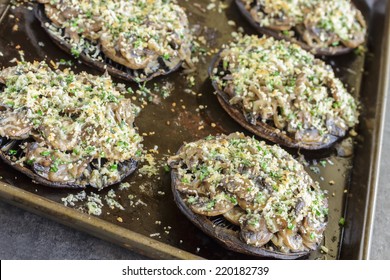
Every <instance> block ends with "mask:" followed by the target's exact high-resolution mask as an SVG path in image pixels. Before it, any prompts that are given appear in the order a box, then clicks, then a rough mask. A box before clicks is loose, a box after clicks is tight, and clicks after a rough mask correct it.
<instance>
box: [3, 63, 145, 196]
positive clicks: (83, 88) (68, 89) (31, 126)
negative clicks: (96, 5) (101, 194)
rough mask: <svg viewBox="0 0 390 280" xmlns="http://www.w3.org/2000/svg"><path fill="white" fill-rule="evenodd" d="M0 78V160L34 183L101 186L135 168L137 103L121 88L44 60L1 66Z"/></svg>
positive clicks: (138, 145) (138, 147) (139, 148)
mask: <svg viewBox="0 0 390 280" xmlns="http://www.w3.org/2000/svg"><path fill="white" fill-rule="evenodd" d="M0 81H2V82H4V84H3V86H2V87H1V90H0V158H1V159H2V160H3V161H4V162H6V163H7V164H9V165H10V166H12V167H13V168H15V169H17V170H18V171H20V172H22V173H24V174H26V175H27V176H29V177H30V178H32V179H33V180H34V181H35V182H36V183H40V184H43V185H46V186H51V187H59V188H62V187H64V188H86V187H88V186H90V187H94V188H98V189H101V188H104V187H107V186H109V185H113V184H116V183H119V182H120V181H122V180H123V179H124V178H125V177H127V176H129V175H130V174H131V173H133V172H134V171H135V169H136V168H137V162H138V158H139V154H140V151H142V145H141V141H142V137H141V136H140V135H139V134H138V132H137V130H136V128H135V127H134V124H133V122H134V118H135V115H136V114H137V113H138V111H139V108H138V107H136V106H135V105H133V104H132V103H131V102H130V100H128V99H125V98H124V94H125V92H126V88H125V86H124V85H121V84H117V85H115V84H113V82H112V80H111V78H110V77H109V76H108V75H105V76H93V75H90V74H87V73H85V72H82V73H80V74H74V73H73V72H71V71H70V70H69V69H65V70H63V71H60V70H56V71H53V70H51V69H50V67H49V66H48V65H47V64H46V63H44V62H41V63H38V62H34V63H27V62H22V63H20V64H18V65H17V66H14V67H9V68H6V69H4V70H2V71H0ZM0 85H1V84H0Z"/></svg>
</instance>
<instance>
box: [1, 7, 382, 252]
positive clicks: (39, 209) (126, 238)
mask: <svg viewBox="0 0 390 280" xmlns="http://www.w3.org/2000/svg"><path fill="white" fill-rule="evenodd" d="M9 7H10V5H7V6H6V8H5V9H4V11H3V14H2V15H0V18H2V17H3V16H4V15H5V14H7V12H8V10H9ZM383 33H384V34H385V38H384V40H383V41H382V48H381V53H382V59H381V64H380V72H379V73H380V76H379V78H378V83H379V87H378V101H377V106H376V112H377V116H379V119H378V120H377V121H376V122H375V127H374V130H373V135H372V137H373V139H374V141H373V143H374V147H373V150H374V152H373V153H372V156H371V166H370V170H369V181H368V190H367V198H366V205H367V206H366V209H365V215H364V225H363V235H362V238H361V244H360V252H359V255H358V256H359V257H358V258H359V259H363V260H368V259H369V258H370V249H371V239H372V233H373V223H374V216H375V206H376V196H377V189H378V183H379V171H380V168H379V167H380V161H381V151H382V144H383V135H384V125H385V115H386V100H387V92H388V91H389V90H390V82H389V81H388V77H389V76H390V43H389V42H390V5H389V3H387V10H386V16H385V26H384V32H383ZM0 200H1V201H3V202H6V203H9V204H12V205H14V206H17V207H19V208H22V209H24V210H27V211H30V212H32V213H35V214H38V215H41V216H44V217H46V218H49V219H51V220H54V221H56V222H59V223H61V224H64V225H66V226H69V227H72V228H74V229H76V230H79V231H83V232H85V233H88V234H90V235H93V236H95V237H97V238H100V239H103V240H106V241H109V242H112V243H116V244H118V245H119V246H122V247H124V248H127V249H129V250H132V251H134V252H136V253H140V254H142V255H144V256H147V257H151V258H156V259H193V260H200V259H203V258H201V257H199V256H197V255H195V254H192V253H189V252H187V251H184V250H181V249H179V248H177V247H174V246H171V245H168V244H165V243H163V242H160V241H158V240H155V239H152V238H149V237H147V236H145V235H143V234H140V233H137V232H134V231H132V230H128V229H126V228H123V227H120V226H118V225H115V224H112V223H110V222H107V221H104V220H102V219H100V218H98V217H94V216H91V215H88V214H85V213H81V212H79V211H77V210H75V209H72V208H69V207H66V206H64V205H62V204H60V203H57V202H54V201H51V200H49V199H47V198H44V197H41V196H39V195H37V194H34V193H31V192H28V191H25V190H23V189H20V188H18V187H15V186H12V185H10V184H7V183H5V182H3V181H1V180H0Z"/></svg>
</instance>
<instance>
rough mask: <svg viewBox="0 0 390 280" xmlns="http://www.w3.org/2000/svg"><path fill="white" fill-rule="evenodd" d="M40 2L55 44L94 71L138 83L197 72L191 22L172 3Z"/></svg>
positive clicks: (40, 12) (40, 15) (38, 13)
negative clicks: (178, 72)
mask: <svg viewBox="0 0 390 280" xmlns="http://www.w3.org/2000/svg"><path fill="white" fill-rule="evenodd" d="M38 2H39V3H38V4H37V5H36V7H35V15H36V17H37V19H38V20H39V21H40V22H41V26H42V28H43V29H44V30H45V31H46V32H47V33H48V35H49V36H50V38H51V39H52V40H53V41H54V43H55V44H56V45H57V46H58V47H59V48H61V49H62V50H64V51H66V52H68V53H69V54H71V55H73V56H75V57H76V58H79V59H80V60H81V61H82V62H84V63H85V64H87V65H89V66H91V67H94V68H96V69H99V70H101V71H104V72H105V71H108V72H109V73H110V74H111V75H113V76H116V77H118V78H121V79H124V80H130V81H135V82H144V81H148V80H151V79H153V78H155V77H157V76H161V75H167V74H170V73H171V72H173V71H176V70H177V69H179V68H180V67H181V66H183V67H184V68H188V69H192V68H193V67H194V66H193V63H192V61H191V40H192V39H191V38H192V37H191V34H190V30H189V26H188V19H187V16H186V14H185V13H184V11H183V10H182V9H181V8H180V7H179V6H178V5H176V4H174V3H171V2H170V1H162V0H153V1H148V2H147V3H146V2H145V1H143V0H137V1H124V0H123V1H122V0H121V1H108V2H107V3H106V2H105V3H104V5H103V4H102V3H101V1H97V0H84V1H81V3H80V1H74V0H65V1H56V2H50V1H46V0H39V1H38Z"/></svg>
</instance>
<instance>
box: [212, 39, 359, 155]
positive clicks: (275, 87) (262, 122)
mask: <svg viewBox="0 0 390 280" xmlns="http://www.w3.org/2000/svg"><path fill="white" fill-rule="evenodd" d="M209 76H210V79H211V81H212V84H213V87H214V89H215V90H216V92H217V97H218V101H219V103H220V104H221V106H222V107H223V108H224V110H225V111H226V112H227V113H228V114H229V115H230V116H231V117H232V118H233V119H234V120H235V121H237V122H238V123H239V124H240V125H241V126H243V127H244V128H246V129H247V130H249V131H250V132H252V133H253V134H255V135H257V136H260V137H262V138H265V139H268V140H270V141H272V142H274V143H278V144H280V145H283V146H286V147H291V148H302V149H306V150H319V149H324V148H328V147H330V146H332V145H333V144H334V143H335V142H336V141H337V140H339V139H340V138H342V137H344V136H345V135H346V133H347V131H348V130H349V129H351V128H352V127H354V126H355V125H356V124H357V123H358V117H359V112H358V103H357V101H356V100H355V99H354V97H353V96H352V95H351V94H350V93H348V92H347V90H346V89H345V87H344V86H343V84H342V82H341V81H340V80H339V79H338V78H336V77H335V75H334V72H333V70H332V68H331V67H330V66H329V65H326V64H325V63H324V62H323V61H321V60H319V59H316V58H315V57H314V56H313V55H312V54H310V53H308V52H307V51H305V50H303V49H302V48H301V47H299V46H298V45H296V44H292V43H290V42H286V41H278V40H275V39H274V38H273V37H268V38H267V37H265V36H264V37H262V38H258V37H257V36H247V35H245V36H243V37H240V38H238V39H237V41H236V42H232V43H230V44H229V45H227V46H225V47H224V48H223V49H222V50H221V51H220V52H219V53H218V54H217V55H216V56H215V57H214V59H213V61H212V63H211V66H210V67H209Z"/></svg>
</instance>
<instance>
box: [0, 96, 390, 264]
mask: <svg viewBox="0 0 390 280" xmlns="http://www.w3.org/2000/svg"><path fill="white" fill-rule="evenodd" d="M387 108H390V99H388V101H387ZM382 147H383V148H382V160H381V170H380V179H379V188H378V194H377V203H376V212H375V222H374V231H373V238H372V246H371V259H387V260H388V259H390V246H389V242H390V241H389V240H390V231H389V229H390V215H389V213H390V204H389V203H388V201H389V200H390V172H388V170H389V166H390V148H389V147H390V114H387V116H386V124H385V130H384V141H383V146H382ZM0 259H118V260H120V259H145V257H143V256H140V255H138V254H135V253H133V252H131V251H128V250H126V249H123V248H121V247H119V246H117V245H114V244H110V243H108V242H106V241H103V240H99V239H97V238H95V237H92V236H90V235H88V234H85V233H82V232H79V231H77V230H74V229H71V228H68V227H66V226H63V225H60V224H58V223H56V222H53V221H51V220H48V219H46V218H43V217H40V216H37V215H34V214H31V213H29V212H26V211H24V210H21V209H18V208H16V207H14V206H11V205H9V204H6V203H3V202H0Z"/></svg>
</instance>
